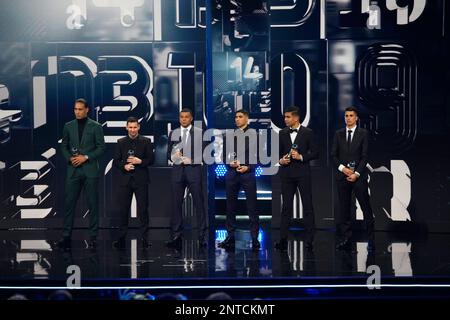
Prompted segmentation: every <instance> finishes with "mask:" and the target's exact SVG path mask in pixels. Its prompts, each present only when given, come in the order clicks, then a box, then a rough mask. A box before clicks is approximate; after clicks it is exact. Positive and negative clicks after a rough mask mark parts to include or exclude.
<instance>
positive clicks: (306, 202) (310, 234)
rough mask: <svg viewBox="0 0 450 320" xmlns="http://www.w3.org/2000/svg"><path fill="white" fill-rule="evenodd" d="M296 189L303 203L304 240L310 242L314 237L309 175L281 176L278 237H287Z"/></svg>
mask: <svg viewBox="0 0 450 320" xmlns="http://www.w3.org/2000/svg"><path fill="white" fill-rule="evenodd" d="M297 188H298V190H299V191H300V196H301V199H302V205H303V220H304V223H305V229H306V239H305V240H306V241H307V242H312V241H313V238H314V228H315V219H314V210H313V205H312V193H311V176H310V175H305V176H301V177H282V178H281V194H282V196H283V207H282V209H281V221H280V237H281V238H282V239H287V237H288V232H289V223H290V221H291V218H292V214H293V201H294V195H295V193H296V191H297Z"/></svg>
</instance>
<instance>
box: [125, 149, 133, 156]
mask: <svg viewBox="0 0 450 320" xmlns="http://www.w3.org/2000/svg"><path fill="white" fill-rule="evenodd" d="M127 154H128V156H129V157H134V150H133V149H129V150H128V152H127Z"/></svg>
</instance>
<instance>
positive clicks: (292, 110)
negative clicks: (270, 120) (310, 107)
mask: <svg viewBox="0 0 450 320" xmlns="http://www.w3.org/2000/svg"><path fill="white" fill-rule="evenodd" d="M286 112H290V113H292V115H293V116H297V117H300V109H299V108H298V107H289V108H287V109H286V110H284V113H286Z"/></svg>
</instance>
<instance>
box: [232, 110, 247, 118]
mask: <svg viewBox="0 0 450 320" xmlns="http://www.w3.org/2000/svg"><path fill="white" fill-rule="evenodd" d="M238 113H242V114H243V115H244V116H246V117H248V111H247V110H244V109H241V110H238V111H236V112H235V113H234V115H237V114H238Z"/></svg>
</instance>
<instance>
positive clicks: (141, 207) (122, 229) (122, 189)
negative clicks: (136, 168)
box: [118, 178, 149, 239]
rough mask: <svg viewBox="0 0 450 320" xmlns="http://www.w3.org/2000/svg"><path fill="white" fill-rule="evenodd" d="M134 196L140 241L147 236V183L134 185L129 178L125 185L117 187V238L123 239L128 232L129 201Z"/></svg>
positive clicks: (133, 181)
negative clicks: (118, 221) (118, 222)
mask: <svg viewBox="0 0 450 320" xmlns="http://www.w3.org/2000/svg"><path fill="white" fill-rule="evenodd" d="M133 194H134V195H135V196H136V209H137V210H136V211H137V212H136V213H137V216H138V218H139V233H140V236H141V238H142V239H146V238H147V236H148V230H149V225H148V219H149V217H148V183H139V184H138V183H136V180H135V179H134V178H130V180H129V182H128V184H127V185H123V186H119V194H118V198H119V208H120V226H119V238H121V239H124V238H125V237H126V235H127V232H128V221H129V219H128V218H129V216H130V207H131V201H132V199H133Z"/></svg>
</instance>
